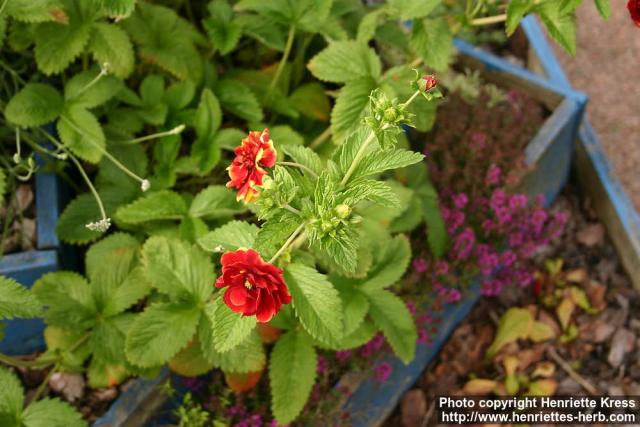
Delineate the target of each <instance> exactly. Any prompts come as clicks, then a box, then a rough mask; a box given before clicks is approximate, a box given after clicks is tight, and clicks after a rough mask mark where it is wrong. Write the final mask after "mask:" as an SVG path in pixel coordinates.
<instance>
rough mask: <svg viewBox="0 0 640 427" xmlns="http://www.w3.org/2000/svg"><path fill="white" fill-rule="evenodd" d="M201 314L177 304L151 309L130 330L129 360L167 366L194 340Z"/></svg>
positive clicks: (137, 319) (151, 307) (142, 364)
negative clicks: (165, 364) (166, 364)
mask: <svg viewBox="0 0 640 427" xmlns="http://www.w3.org/2000/svg"><path fill="white" fill-rule="evenodd" d="M152 239H153V238H152ZM150 240H151V239H150ZM145 248H146V245H145ZM200 313H201V312H200V310H198V309H197V308H196V307H193V306H188V305H178V304H175V303H170V304H158V303H156V304H153V305H150V306H148V307H147V308H146V309H145V311H144V312H143V313H142V314H139V315H137V316H136V319H135V321H134V322H133V325H131V328H130V329H129V333H128V334H127V338H126V347H125V351H126V354H127V358H128V359H129V361H130V362H131V363H133V364H134V365H137V366H140V367H143V368H145V367H152V366H160V365H162V364H164V363H166V362H168V361H169V360H170V359H171V358H172V357H173V356H175V355H176V354H177V353H178V351H180V350H181V349H183V348H184V347H185V346H186V345H187V343H188V342H189V340H191V339H192V338H193V334H194V333H195V332H196V327H197V326H198V322H199V320H200V316H201V314H200Z"/></svg>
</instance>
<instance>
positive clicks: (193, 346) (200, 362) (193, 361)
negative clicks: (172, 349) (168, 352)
mask: <svg viewBox="0 0 640 427" xmlns="http://www.w3.org/2000/svg"><path fill="white" fill-rule="evenodd" d="M214 367H215V364H214V363H213V362H211V361H210V360H209V359H207V358H206V357H205V355H204V353H203V351H202V348H201V345H200V341H198V340H193V341H191V342H190V343H189V344H188V345H187V346H186V347H185V348H183V349H182V350H181V351H180V352H179V353H178V354H176V355H175V356H173V358H172V359H171V360H170V361H169V368H171V370H172V371H173V372H175V373H177V374H178V375H181V376H184V377H197V376H199V375H203V374H206V373H207V372H209V371H210V370H211V369H213V368H214Z"/></svg>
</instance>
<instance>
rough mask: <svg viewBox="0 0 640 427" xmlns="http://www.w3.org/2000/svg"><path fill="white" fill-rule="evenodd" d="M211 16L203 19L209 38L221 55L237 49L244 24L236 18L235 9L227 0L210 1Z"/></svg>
mask: <svg viewBox="0 0 640 427" xmlns="http://www.w3.org/2000/svg"><path fill="white" fill-rule="evenodd" d="M208 9H209V15H210V16H209V17H208V18H205V19H204V20H203V21H202V25H203V26H204V29H205V31H206V32H207V35H208V36H209V39H210V40H211V42H212V43H213V46H214V48H215V49H217V50H218V51H219V52H220V54H221V55H226V54H228V53H229V52H231V51H232V50H233V49H235V47H236V45H237V44H238V41H240V36H241V34H242V26H241V25H240V24H239V23H238V22H237V21H236V20H235V19H234V17H233V10H232V9H231V6H229V3H228V2H227V1H226V0H214V1H212V2H210V3H209V6H208Z"/></svg>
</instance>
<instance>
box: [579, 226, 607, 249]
mask: <svg viewBox="0 0 640 427" xmlns="http://www.w3.org/2000/svg"><path fill="white" fill-rule="evenodd" d="M576 240H577V241H578V242H579V243H581V244H583V245H585V246H587V247H593V246H595V245H598V244H600V243H602V241H603V240H604V227H603V226H602V224H600V223H599V222H596V223H592V224H589V225H587V226H586V227H584V228H583V229H582V230H580V231H578V232H577V233H576Z"/></svg>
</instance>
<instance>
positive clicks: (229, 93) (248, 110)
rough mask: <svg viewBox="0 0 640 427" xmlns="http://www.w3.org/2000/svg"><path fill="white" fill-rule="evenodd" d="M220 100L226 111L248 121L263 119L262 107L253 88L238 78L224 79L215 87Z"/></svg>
mask: <svg viewBox="0 0 640 427" xmlns="http://www.w3.org/2000/svg"><path fill="white" fill-rule="evenodd" d="M215 93H216V95H217V96H218V100H219V101H220V104H221V105H222V108H224V109H225V110H226V111H228V112H230V113H232V114H234V115H236V116H238V117H240V118H241V119H245V120H246V121H248V122H260V121H262V118H263V114H262V108H261V107H260V103H259V102H258V99H257V98H256V96H255V95H254V94H253V92H251V89H249V87H248V86H247V85H245V84H244V83H242V82H240V81H238V80H232V79H223V80H220V81H219V82H218V83H217V84H216V87H215Z"/></svg>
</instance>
